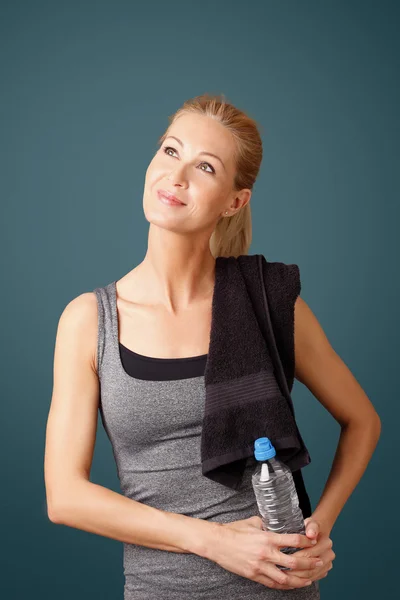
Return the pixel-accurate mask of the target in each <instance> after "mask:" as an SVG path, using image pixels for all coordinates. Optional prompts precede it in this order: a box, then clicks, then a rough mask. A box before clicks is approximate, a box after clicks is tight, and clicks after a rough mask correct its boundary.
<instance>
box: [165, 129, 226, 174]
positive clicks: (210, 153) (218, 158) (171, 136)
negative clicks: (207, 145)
mask: <svg viewBox="0 0 400 600" xmlns="http://www.w3.org/2000/svg"><path fill="white" fill-rule="evenodd" d="M168 138H174V140H176V141H177V142H178V143H179V144H180V145H181V146H182V147H183V142H182V141H181V140H180V139H179V138H177V137H176V136H175V135H167V137H166V138H165V139H168ZM199 154H208V156H213V157H214V158H216V159H217V160H219V162H220V163H221V165H222V166H223V167H224V169H225V171H226V168H225V165H224V163H223V162H222V160H221V159H220V157H219V156H217V155H216V154H213V153H212V152H199Z"/></svg>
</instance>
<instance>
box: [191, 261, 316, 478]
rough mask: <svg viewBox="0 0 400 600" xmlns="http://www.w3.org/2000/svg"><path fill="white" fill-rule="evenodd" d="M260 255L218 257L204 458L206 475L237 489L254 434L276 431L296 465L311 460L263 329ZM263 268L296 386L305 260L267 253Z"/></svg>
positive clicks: (284, 456) (280, 450) (280, 447)
mask: <svg viewBox="0 0 400 600" xmlns="http://www.w3.org/2000/svg"><path fill="white" fill-rule="evenodd" d="M257 256H258V255H240V256H238V257H233V256H230V257H217V259H216V276H215V288H214V294H213V302H212V320H211V335H210V347H209V353H208V357H207V363H206V369H205V374H204V378H205V388H206V400H205V411H204V418H203V428H202V438H201V462H202V474H203V475H204V476H205V477H208V478H209V479H212V480H213V481H215V482H218V483H221V484H222V485H225V486H227V487H230V488H232V489H238V487H239V486H240V483H241V480H242V476H243V473H244V470H245V467H246V464H247V461H248V459H253V460H254V441H255V440H256V439H257V438H259V437H268V438H270V439H271V441H272V443H273V444H274V446H275V448H276V451H277V457H278V458H279V459H280V460H282V461H283V462H285V463H286V464H287V465H288V466H289V467H290V469H291V470H292V472H293V471H297V470H299V469H301V468H302V467H304V466H306V465H308V464H309V463H310V462H311V458H310V455H309V453H308V451H307V448H306V447H305V445H304V442H303V440H302V437H301V435H300V432H299V430H298V427H297V423H296V420H295V416H294V412H293V410H292V409H291V407H290V405H289V402H288V400H287V399H286V398H285V397H284V395H283V394H282V391H281V389H280V387H279V385H278V381H277V379H276V376H275V372H274V367H273V361H272V359H271V355H270V352H269V348H268V344H267V342H266V339H265V336H264V335H263V328H265V307H264V304H263V290H262V283H261V279H260V274H259V271H258V264H257ZM262 268H263V277H264V285H265V286H266V291H267V296H268V302H269V307H270V315H271V321H272V325H273V328H274V334H275V339H276V343H277V346H278V349H279V353H280V357H281V360H282V365H283V368H284V372H285V375H286V378H287V382H288V386H289V389H290V390H291V389H292V386H293V380H294V303H295V301H296V298H297V296H298V295H299V294H300V290H301V284H300V273H299V268H298V266H297V265H295V264H289V265H287V264H285V263H282V262H268V261H267V260H266V259H265V257H264V256H262ZM301 483H302V482H301Z"/></svg>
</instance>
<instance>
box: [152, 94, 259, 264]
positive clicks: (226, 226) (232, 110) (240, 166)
mask: <svg viewBox="0 0 400 600" xmlns="http://www.w3.org/2000/svg"><path fill="white" fill-rule="evenodd" d="M193 113H195V114H200V115H204V116H207V117H212V118H213V119H215V120H216V121H218V122H219V123H221V125H224V126H225V127H226V128H227V129H229V131H230V132H231V134H232V136H233V139H234V141H235V161H236V174H235V178H234V189H235V190H238V191H239V190H242V189H244V188H246V189H250V190H252V189H253V185H254V183H255V181H256V178H257V175H258V172H259V170H260V165H261V161H262V154H263V149H262V140H261V136H260V133H259V130H258V126H257V123H256V121H255V120H253V119H252V118H251V117H250V116H248V115H247V114H245V113H244V112H243V111H241V110H239V109H238V108H236V107H235V106H233V105H232V104H230V103H229V102H227V101H226V97H225V95H224V94H219V95H210V94H203V95H201V96H196V97H194V98H191V99H190V100H186V102H184V104H183V105H182V106H181V108H179V109H178V110H177V111H176V112H175V113H174V114H173V115H171V116H170V117H169V118H168V120H169V126H168V129H167V130H166V131H165V133H164V134H163V135H162V136H161V138H160V139H159V143H160V144H162V143H163V142H164V139H165V138H166V137H167V135H168V130H169V128H170V127H171V125H172V124H173V123H174V122H175V121H176V119H178V118H179V117H180V116H182V115H183V114H193ZM251 238H252V225H251V210H250V201H249V202H247V204H246V205H245V206H244V207H242V208H241V209H240V210H239V211H238V212H237V213H235V214H234V215H232V216H231V217H222V216H221V218H220V219H219V221H218V223H217V225H216V227H215V229H214V231H213V233H212V235H211V238H210V250H211V253H212V255H213V256H214V258H216V257H217V256H234V257H237V256H240V255H241V254H248V252H249V248H250V244H251Z"/></svg>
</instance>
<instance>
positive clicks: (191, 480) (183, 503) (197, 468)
mask: <svg viewBox="0 0 400 600" xmlns="http://www.w3.org/2000/svg"><path fill="white" fill-rule="evenodd" d="M94 292H95V294H96V297H97V301H98V340H97V369H98V374H99V382H100V408H99V410H100V415H101V420H102V424H103V427H104V429H105V431H106V434H107V436H108V438H109V440H110V443H111V446H112V451H113V454H114V458H115V462H116V466H117V474H118V478H119V481H120V487H121V491H122V493H123V494H124V495H125V496H127V497H128V498H132V499H134V500H136V501H138V502H142V503H144V504H147V505H149V506H153V507H155V508H158V509H161V510H165V511H169V512H175V513H179V514H184V515H187V516H189V517H195V518H199V519H207V520H208V521H218V522H220V523H228V522H231V521H236V520H239V519H246V518H249V517H252V516H254V515H258V508H257V503H256V500H255V496H254V492H253V488H252V485H251V475H252V473H253V471H254V468H255V464H256V461H255V459H249V461H248V464H247V466H246V470H245V472H244V476H243V480H242V484H241V486H240V487H239V488H238V489H237V490H232V489H229V488H227V487H225V486H223V485H221V484H219V483H216V482H213V481H211V480H209V479H207V478H206V477H204V476H203V475H202V472H201V456H200V441H201V428H202V420H203V411H204V402H205V383H204V376H203V375H197V376H193V377H184V378H179V379H178V378H177V379H165V378H163V380H160V381H158V380H157V379H156V378H154V377H152V378H151V380H150V379H142V378H139V377H133V376H132V375H131V374H129V373H128V372H127V371H126V370H125V368H124V365H123V362H122V360H121V354H120V344H119V333H118V317H117V303H116V285H115V281H114V282H112V283H110V284H108V285H106V286H105V287H100V288H96V289H95V290H94ZM133 354H135V353H133ZM137 356H140V355H137ZM205 356H206V355H205ZM198 358H202V357H198ZM150 360H151V359H150ZM156 360H158V361H163V362H164V361H165V364H167V362H168V361H169V362H170V363H172V362H173V361H186V360H193V359H191V358H188V359H156ZM182 364H183V363H182ZM164 371H165V369H164ZM175 372H176V371H175ZM123 546H124V558H123V563H124V576H125V586H124V600H158V599H160V600H161V599H163V600H164V599H165V598H168V599H169V600H183V599H186V598H187V599H188V600H189V599H190V600H193V599H197V598H205V599H207V598H208V599H210V600H211V599H212V600H215V598H217V597H218V598H219V599H221V600H223V599H228V598H229V600H246V599H248V600H250V599H251V600H255V599H256V598H265V599H271V600H278V599H283V598H289V597H290V598H295V599H296V600H297V599H300V598H307V599H310V600H317V599H319V598H320V595H319V584H318V582H314V583H313V584H312V585H311V586H309V587H307V588H302V589H298V590H288V591H284V590H274V589H272V588H268V587H266V586H264V585H262V584H260V583H258V582H255V581H252V580H250V579H247V578H245V577H241V576H239V575H236V574H235V573H231V572H230V571H227V570H225V569H224V568H222V567H220V566H219V565H218V564H216V563H214V562H212V561H210V560H208V559H206V558H203V557H201V556H198V555H196V554H184V553H177V552H169V551H166V550H159V549H154V548H147V547H145V546H140V545H135V544H127V543H124V544H123Z"/></svg>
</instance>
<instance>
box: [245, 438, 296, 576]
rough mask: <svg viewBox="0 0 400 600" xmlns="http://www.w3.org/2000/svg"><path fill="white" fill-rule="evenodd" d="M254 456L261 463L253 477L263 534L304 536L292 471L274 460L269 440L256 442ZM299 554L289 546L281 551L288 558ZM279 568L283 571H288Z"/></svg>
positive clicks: (263, 439)
mask: <svg viewBox="0 0 400 600" xmlns="http://www.w3.org/2000/svg"><path fill="white" fill-rule="evenodd" d="M254 456H255V458H256V459H257V460H258V461H259V462H258V463H257V466H256V469H255V471H254V473H253V475H252V484H253V489H254V494H255V497H256V500H257V505H258V510H259V512H260V516H261V520H262V524H263V529H264V531H273V532H275V533H302V534H303V535H305V532H306V529H305V525H304V517H303V513H302V511H301V508H300V506H299V498H298V496H297V491H296V486H295V483H294V480H293V475H292V472H291V470H290V469H289V467H288V466H287V465H285V464H284V463H283V462H281V461H280V460H278V459H277V458H275V456H276V450H275V448H274V446H273V445H272V443H271V441H270V440H269V438H267V437H262V438H258V439H256V441H255V442H254ZM298 550H300V548H293V547H290V546H286V547H284V548H280V551H281V552H284V553H285V554H293V553H294V552H297V551H298ZM277 566H278V567H279V568H280V569H282V570H287V569H288V568H289V567H283V566H281V565H277Z"/></svg>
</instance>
